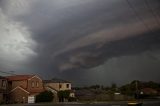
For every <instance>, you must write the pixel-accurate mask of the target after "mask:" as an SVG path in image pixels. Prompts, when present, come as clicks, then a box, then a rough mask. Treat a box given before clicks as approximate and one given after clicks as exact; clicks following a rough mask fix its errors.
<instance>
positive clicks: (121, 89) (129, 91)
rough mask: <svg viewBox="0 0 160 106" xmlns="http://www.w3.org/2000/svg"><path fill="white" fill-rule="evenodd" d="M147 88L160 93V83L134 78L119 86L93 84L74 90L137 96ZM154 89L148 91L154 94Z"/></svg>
mask: <svg viewBox="0 0 160 106" xmlns="http://www.w3.org/2000/svg"><path fill="white" fill-rule="evenodd" d="M146 88H149V90H152V91H153V90H155V91H157V94H156V95H159V92H160V83H157V82H153V81H148V82H144V81H139V80H134V81H132V82H130V83H128V84H125V85H122V86H117V84H116V83H113V84H111V85H110V86H103V85H92V86H88V87H75V88H73V89H74V90H84V89H85V90H90V91H93V90H94V91H96V92H108V93H110V94H114V93H120V94H123V95H128V96H135V95H136V94H140V93H141V92H142V90H143V89H146ZM152 91H148V92H151V94H152ZM148 94H150V93H148ZM143 95H144V94H143Z"/></svg>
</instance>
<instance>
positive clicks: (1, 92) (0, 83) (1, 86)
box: [0, 76, 7, 104]
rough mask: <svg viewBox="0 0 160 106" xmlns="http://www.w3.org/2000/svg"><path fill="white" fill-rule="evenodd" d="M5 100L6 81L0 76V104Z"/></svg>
mask: <svg viewBox="0 0 160 106" xmlns="http://www.w3.org/2000/svg"><path fill="white" fill-rule="evenodd" d="M6 98H7V79H6V78H5V77H2V76H0V104H1V103H5V102H6Z"/></svg>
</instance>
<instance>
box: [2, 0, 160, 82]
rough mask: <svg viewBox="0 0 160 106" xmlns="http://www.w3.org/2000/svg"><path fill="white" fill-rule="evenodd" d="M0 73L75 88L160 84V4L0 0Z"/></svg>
mask: <svg viewBox="0 0 160 106" xmlns="http://www.w3.org/2000/svg"><path fill="white" fill-rule="evenodd" d="M0 70H2V71H5V72H10V71H14V73H15V74H38V75H40V76H41V77H42V78H45V79H49V78H53V77H58V78H62V79H67V80H70V81H72V82H73V83H74V85H88V84H89V85H91V84H104V85H109V84H111V83H117V84H122V83H127V82H129V81H131V80H142V81H149V80H153V81H157V82H160V78H159V75H160V1H159V0H0ZM0 75H2V73H0Z"/></svg>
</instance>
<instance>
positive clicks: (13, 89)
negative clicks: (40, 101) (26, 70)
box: [6, 75, 44, 103]
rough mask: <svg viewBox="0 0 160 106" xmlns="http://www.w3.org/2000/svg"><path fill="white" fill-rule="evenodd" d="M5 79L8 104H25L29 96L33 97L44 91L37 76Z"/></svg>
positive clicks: (19, 76)
mask: <svg viewBox="0 0 160 106" xmlns="http://www.w3.org/2000/svg"><path fill="white" fill-rule="evenodd" d="M6 78H7V79H8V89H9V98H8V99H9V100H10V101H9V102H10V103H27V102H28V98H29V97H30V96H32V97H34V96H35V95H37V94H39V93H40V92H42V91H44V88H43V81H42V79H41V78H40V77H39V76H37V75H16V76H8V77H6Z"/></svg>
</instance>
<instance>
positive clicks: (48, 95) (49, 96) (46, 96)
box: [36, 91, 54, 103]
mask: <svg viewBox="0 0 160 106" xmlns="http://www.w3.org/2000/svg"><path fill="white" fill-rule="evenodd" d="M53 98H54V96H53V93H52V92H51V91H44V92H41V93H40V94H38V95H37V96H36V102H37V103H38V102H51V101H53Z"/></svg>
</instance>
